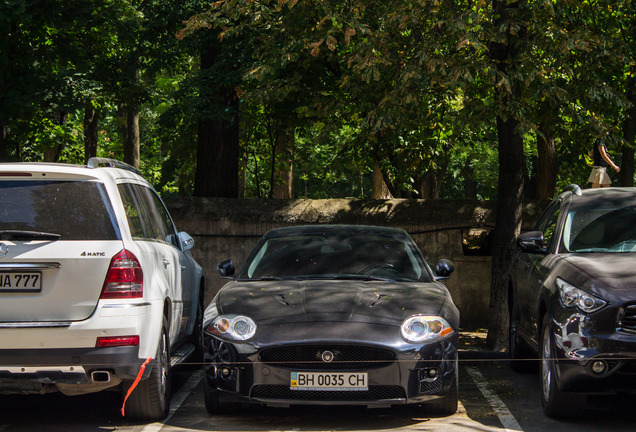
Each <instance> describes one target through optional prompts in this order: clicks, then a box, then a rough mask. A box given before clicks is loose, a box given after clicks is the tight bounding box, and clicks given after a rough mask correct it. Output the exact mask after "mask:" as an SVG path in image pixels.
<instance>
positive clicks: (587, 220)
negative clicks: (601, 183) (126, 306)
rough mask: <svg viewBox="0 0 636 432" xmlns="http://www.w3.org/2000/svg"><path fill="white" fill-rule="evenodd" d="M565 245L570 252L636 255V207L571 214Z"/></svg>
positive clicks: (569, 214)
mask: <svg viewBox="0 0 636 432" xmlns="http://www.w3.org/2000/svg"><path fill="white" fill-rule="evenodd" d="M563 245H564V247H565V249H566V250H567V251H569V252H636V205H632V206H627V207H625V206H620V207H601V208H599V207H584V208H577V209H576V210H573V211H571V212H569V213H568V216H567V219H566V220H565V227H564V230H563Z"/></svg>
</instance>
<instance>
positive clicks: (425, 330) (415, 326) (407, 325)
mask: <svg viewBox="0 0 636 432" xmlns="http://www.w3.org/2000/svg"><path fill="white" fill-rule="evenodd" d="M400 332H401V333H402V337H403V338H404V339H405V340H406V341H407V342H411V343H418V342H425V341H429V340H432V339H437V338H441V337H444V336H448V335H450V334H452V333H453V332H454V330H453V328H452V327H451V326H450V324H448V321H446V320H445V319H444V318H442V317H439V316H431V315H413V316H411V317H409V318H407V319H406V320H404V322H403V323H402V326H401V327H400Z"/></svg>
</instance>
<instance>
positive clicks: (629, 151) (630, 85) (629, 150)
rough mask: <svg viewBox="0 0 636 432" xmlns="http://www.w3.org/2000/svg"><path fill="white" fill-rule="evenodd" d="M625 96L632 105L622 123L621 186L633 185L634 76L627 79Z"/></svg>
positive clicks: (635, 105)
mask: <svg viewBox="0 0 636 432" xmlns="http://www.w3.org/2000/svg"><path fill="white" fill-rule="evenodd" d="M627 98H628V99H629V101H630V102H631V103H632V106H631V107H630V108H629V110H627V118H626V119H625V122H624V123H623V138H624V139H625V141H627V144H626V145H624V146H623V150H622V158H621V172H620V173H619V174H620V176H619V178H620V181H621V186H626V187H632V186H634V144H635V143H634V138H635V137H636V78H634V77H633V76H632V77H630V78H629V80H628V81H627Z"/></svg>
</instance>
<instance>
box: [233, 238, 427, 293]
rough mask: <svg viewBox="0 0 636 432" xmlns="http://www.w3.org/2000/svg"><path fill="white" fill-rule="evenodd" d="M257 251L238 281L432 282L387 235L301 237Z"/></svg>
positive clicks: (417, 259) (410, 249)
mask: <svg viewBox="0 0 636 432" xmlns="http://www.w3.org/2000/svg"><path fill="white" fill-rule="evenodd" d="M259 246H260V247H258V248H257V249H256V250H255V252H254V253H253V254H252V255H251V257H250V258H249V259H248V261H247V263H246V264H245V266H244V268H243V271H242V273H241V274H240V275H239V279H240V280H262V279H362V280H398V281H427V282H428V281H430V280H431V279H430V275H429V273H428V271H427V270H426V269H425V266H424V263H423V261H422V258H421V255H420V254H419V252H418V250H417V248H415V246H414V245H413V244H411V243H410V242H407V241H406V240H404V239H400V238H395V237H390V236H381V235H357V236H353V237H352V236H342V235H327V236H325V235H300V236H288V237H274V238H269V239H266V240H265V241H264V242H263V243H261V244H260V245H259Z"/></svg>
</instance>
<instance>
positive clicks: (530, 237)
mask: <svg viewBox="0 0 636 432" xmlns="http://www.w3.org/2000/svg"><path fill="white" fill-rule="evenodd" d="M518 245H519V249H520V253H519V256H518V260H517V262H516V265H515V267H514V269H513V272H512V274H511V277H512V286H511V292H510V299H511V309H510V310H511V319H510V353H511V357H512V364H513V367H514V368H515V369H523V368H524V366H525V365H527V364H530V363H532V362H528V361H524V359H527V358H531V357H532V356H535V357H536V356H539V357H540V358H541V362H540V365H541V387H542V401H543V408H544V412H545V414H546V415H548V416H550V417H563V416H574V415H577V414H578V413H580V412H582V410H583V409H584V408H585V406H586V395H587V394H590V393H601V394H603V393H613V392H616V391H619V390H624V391H629V392H634V391H635V390H636V188H603V189H586V190H581V189H580V188H579V187H578V186H574V187H571V188H570V190H568V191H566V192H564V193H562V194H561V195H559V197H557V198H556V199H555V200H554V201H553V202H552V203H551V204H550V205H549V206H548V208H547V209H546V210H545V212H544V213H543V215H542V216H541V218H540V219H539V222H538V223H537V226H536V228H535V231H532V232H527V233H524V234H521V235H520V236H519V238H518Z"/></svg>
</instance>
